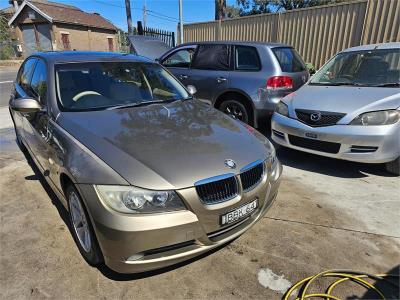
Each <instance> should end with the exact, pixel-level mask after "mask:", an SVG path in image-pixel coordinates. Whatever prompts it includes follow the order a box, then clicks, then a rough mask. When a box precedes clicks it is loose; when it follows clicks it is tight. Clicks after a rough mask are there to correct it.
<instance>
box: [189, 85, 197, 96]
mask: <svg viewBox="0 0 400 300" xmlns="http://www.w3.org/2000/svg"><path fill="white" fill-rule="evenodd" d="M186 89H187V91H188V92H189V94H190V95H191V96H193V95H194V94H196V93H197V89H196V87H195V86H194V85H188V86H187V87H186Z"/></svg>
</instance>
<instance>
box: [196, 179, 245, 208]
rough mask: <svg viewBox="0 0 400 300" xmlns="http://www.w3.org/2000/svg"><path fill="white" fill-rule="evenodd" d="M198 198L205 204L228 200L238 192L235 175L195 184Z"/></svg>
mask: <svg viewBox="0 0 400 300" xmlns="http://www.w3.org/2000/svg"><path fill="white" fill-rule="evenodd" d="M195 186H196V191H197V194H198V195H199V197H200V200H201V201H202V202H203V203H205V204H216V203H220V202H224V201H228V200H230V199H232V198H234V197H236V196H237V194H238V186H237V181H236V178H235V176H234V175H233V174H232V175H230V176H229V177H226V178H223V179H220V180H216V181H211V182H207V183H203V184H201V183H200V184H195Z"/></svg>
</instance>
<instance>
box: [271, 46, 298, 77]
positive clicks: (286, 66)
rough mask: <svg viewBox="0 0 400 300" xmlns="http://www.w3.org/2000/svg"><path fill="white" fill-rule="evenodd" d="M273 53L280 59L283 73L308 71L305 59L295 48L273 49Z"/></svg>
mask: <svg viewBox="0 0 400 300" xmlns="http://www.w3.org/2000/svg"><path fill="white" fill-rule="evenodd" d="M272 52H274V54H275V57H276V58H277V59H278V62H279V64H280V66H281V69H282V72H302V71H305V70H306V66H305V63H304V61H303V59H302V58H301V56H300V54H298V53H297V51H296V50H294V49H293V48H273V49H272Z"/></svg>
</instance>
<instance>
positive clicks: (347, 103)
mask: <svg viewBox="0 0 400 300" xmlns="http://www.w3.org/2000/svg"><path fill="white" fill-rule="evenodd" d="M399 93H400V89H399V88H389V87H387V88H383V87H350V86H313V85H309V84H307V85H305V86H303V87H301V88H300V89H299V90H297V91H296V92H294V93H292V94H290V95H288V96H287V97H286V98H285V99H284V100H283V101H284V102H286V103H287V104H288V105H289V108H290V110H292V111H294V110H295V109H309V110H317V111H330V112H340V113H346V114H349V115H353V114H357V113H361V112H364V111H373V110H384V109H396V108H398V107H399V106H400V94H399Z"/></svg>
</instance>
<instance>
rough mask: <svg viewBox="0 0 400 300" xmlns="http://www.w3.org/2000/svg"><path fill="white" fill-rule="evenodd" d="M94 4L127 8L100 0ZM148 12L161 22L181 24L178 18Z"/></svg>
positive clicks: (134, 8)
mask: <svg viewBox="0 0 400 300" xmlns="http://www.w3.org/2000/svg"><path fill="white" fill-rule="evenodd" d="M94 2H97V3H99V4H103V5H108V6H114V7H119V8H125V7H124V6H122V5H118V4H114V3H108V2H104V1H100V0H94ZM131 9H132V10H140V11H143V9H141V8H136V7H131ZM146 12H147V14H148V15H150V16H153V17H155V18H159V19H161V20H165V21H169V22H179V19H178V18H175V17H171V16H168V15H165V14H162V13H159V12H156V11H154V10H150V9H146ZM189 22H194V21H190V20H189Z"/></svg>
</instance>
